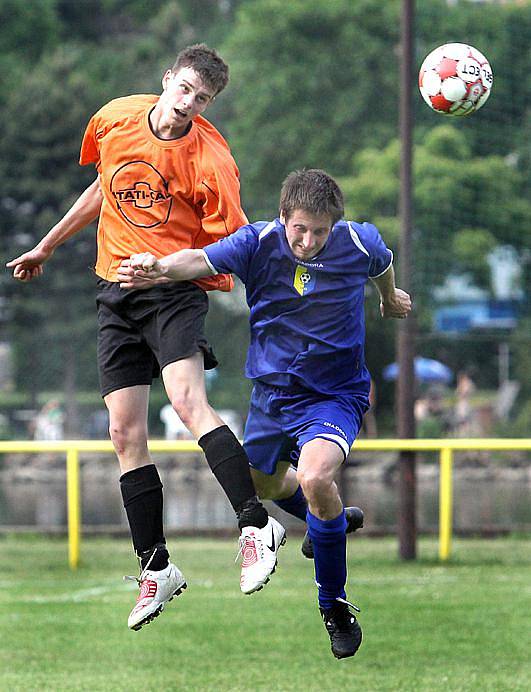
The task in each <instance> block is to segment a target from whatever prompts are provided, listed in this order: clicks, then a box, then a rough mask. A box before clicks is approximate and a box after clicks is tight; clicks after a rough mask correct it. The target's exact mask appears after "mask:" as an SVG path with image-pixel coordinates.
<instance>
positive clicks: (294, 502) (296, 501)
mask: <svg viewBox="0 0 531 692" xmlns="http://www.w3.org/2000/svg"><path fill="white" fill-rule="evenodd" d="M273 502H274V503H275V504H276V505H277V507H280V509H283V510H284V511H285V512H287V513H288V514H292V515H293V516H294V517H297V519H302V521H306V512H307V511H308V503H307V502H306V498H305V497H304V493H303V492H302V488H301V486H300V485H299V487H298V488H297V490H296V491H295V493H294V495H292V496H291V497H285V498H284V499H283V500H273Z"/></svg>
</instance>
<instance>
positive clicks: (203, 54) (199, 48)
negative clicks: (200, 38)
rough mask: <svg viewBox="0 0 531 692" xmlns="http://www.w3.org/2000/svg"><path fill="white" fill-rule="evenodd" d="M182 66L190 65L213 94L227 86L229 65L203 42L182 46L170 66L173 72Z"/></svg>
mask: <svg viewBox="0 0 531 692" xmlns="http://www.w3.org/2000/svg"><path fill="white" fill-rule="evenodd" d="M182 67H191V68H192V69H193V70H195V72H197V74H198V75H199V76H200V77H201V79H202V80H203V82H204V83H205V85H206V86H207V87H208V88H209V89H212V91H213V92H214V96H216V94H219V93H220V91H223V89H224V88H225V87H226V86H227V83H228V81H229V66H228V65H227V64H226V63H225V62H224V61H223V60H222V58H221V57H220V56H219V55H218V53H217V52H216V51H215V50H214V49H213V48H209V47H208V46H207V45H206V44H205V43H196V44H194V45H193V46H188V47H186V48H183V50H182V51H181V52H180V53H179V54H178V55H177V58H176V60H175V63H174V65H173V67H172V68H171V71H172V72H173V73H176V72H178V71H179V70H180V69H181V68H182Z"/></svg>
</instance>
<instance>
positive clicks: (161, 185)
mask: <svg viewBox="0 0 531 692" xmlns="http://www.w3.org/2000/svg"><path fill="white" fill-rule="evenodd" d="M111 193H112V195H113V197H114V199H115V201H116V208H117V209H118V211H119V212H120V214H122V216H123V217H124V218H125V219H126V221H128V222H129V223H131V224H133V226H138V227H140V228H154V227H155V226H160V225H161V224H164V223H166V221H167V220H168V218H169V216H170V211H171V205H172V197H171V195H170V193H169V191H168V183H167V181H166V180H165V179H164V178H163V176H162V175H161V174H160V173H159V172H158V171H157V169H156V168H154V167H153V166H152V165H151V164H150V163H147V162H146V161H131V162H129V163H126V164H124V165H123V166H120V168H119V169H118V170H117V171H115V173H114V175H113V177H112V178H111Z"/></svg>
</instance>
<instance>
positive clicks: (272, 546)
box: [266, 527, 275, 553]
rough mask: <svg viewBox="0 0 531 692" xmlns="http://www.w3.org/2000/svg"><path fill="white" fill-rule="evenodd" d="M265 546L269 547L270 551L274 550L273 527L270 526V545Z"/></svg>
mask: <svg viewBox="0 0 531 692" xmlns="http://www.w3.org/2000/svg"><path fill="white" fill-rule="evenodd" d="M266 545H267V543H266ZM267 547H268V548H269V550H270V551H271V552H272V553H274V552H275V531H274V529H273V527H271V545H268V546H267Z"/></svg>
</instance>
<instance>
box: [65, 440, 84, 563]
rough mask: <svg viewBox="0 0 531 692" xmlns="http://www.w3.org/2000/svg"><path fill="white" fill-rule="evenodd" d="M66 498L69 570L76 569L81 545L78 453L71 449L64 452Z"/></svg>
mask: <svg viewBox="0 0 531 692" xmlns="http://www.w3.org/2000/svg"><path fill="white" fill-rule="evenodd" d="M66 497H67V505H68V563H69V564H70V567H71V569H77V567H78V565H79V546H80V543H81V539H80V536H81V503H80V494H79V452H78V450H77V449H75V448H72V447H71V448H69V449H68V451H67V452H66Z"/></svg>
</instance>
